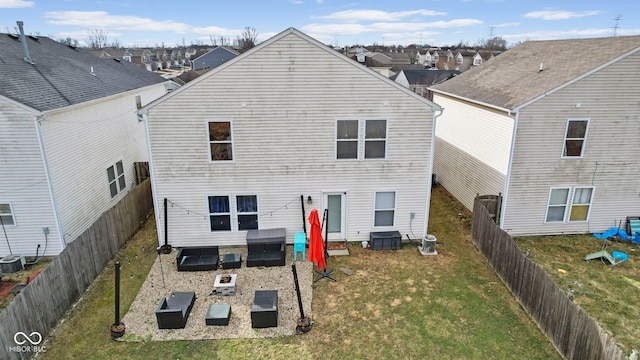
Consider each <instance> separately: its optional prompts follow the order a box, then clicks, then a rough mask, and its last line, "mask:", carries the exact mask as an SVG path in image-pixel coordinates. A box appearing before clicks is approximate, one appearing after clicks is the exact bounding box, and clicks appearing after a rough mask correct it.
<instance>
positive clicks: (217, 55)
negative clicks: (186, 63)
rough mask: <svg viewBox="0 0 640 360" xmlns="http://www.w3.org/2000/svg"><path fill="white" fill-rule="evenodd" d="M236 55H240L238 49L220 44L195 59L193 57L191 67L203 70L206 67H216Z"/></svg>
mask: <svg viewBox="0 0 640 360" xmlns="http://www.w3.org/2000/svg"><path fill="white" fill-rule="evenodd" d="M236 56H238V53H237V52H236V51H234V50H230V49H227V48H225V47H222V46H218V47H217V48H215V49H213V50H210V51H208V52H206V53H205V54H202V55H200V56H198V57H197V58H195V59H192V60H191V69H193V70H201V69H206V68H214V67H216V66H218V65H220V64H223V63H225V62H227V61H229V60H231V59H233V58H234V57H236Z"/></svg>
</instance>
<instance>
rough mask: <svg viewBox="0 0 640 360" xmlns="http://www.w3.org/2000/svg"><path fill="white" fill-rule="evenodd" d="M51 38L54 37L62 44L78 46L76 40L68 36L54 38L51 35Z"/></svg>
mask: <svg viewBox="0 0 640 360" xmlns="http://www.w3.org/2000/svg"><path fill="white" fill-rule="evenodd" d="M52 39H54V40H55V41H57V42H59V43H60V44H62V45H67V46H73V47H78V40H76V39H72V38H70V37H66V38H54V37H52Z"/></svg>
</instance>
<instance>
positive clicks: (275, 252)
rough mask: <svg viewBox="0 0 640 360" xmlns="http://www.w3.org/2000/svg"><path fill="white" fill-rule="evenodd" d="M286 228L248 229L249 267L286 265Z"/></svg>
mask: <svg viewBox="0 0 640 360" xmlns="http://www.w3.org/2000/svg"><path fill="white" fill-rule="evenodd" d="M285 242H286V230H285V228H276V229H261V230H249V231H247V267H252V266H284V263H285V256H286V244H285Z"/></svg>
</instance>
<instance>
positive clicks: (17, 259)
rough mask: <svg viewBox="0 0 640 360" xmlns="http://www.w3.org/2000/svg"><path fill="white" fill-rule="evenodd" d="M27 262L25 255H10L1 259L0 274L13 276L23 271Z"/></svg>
mask: <svg viewBox="0 0 640 360" xmlns="http://www.w3.org/2000/svg"><path fill="white" fill-rule="evenodd" d="M26 263H27V261H26V260H25V258H24V255H9V256H5V257H3V258H2V259H0V272H2V273H5V274H12V273H17V272H19V271H22V270H23V269H24V265H25V264H26Z"/></svg>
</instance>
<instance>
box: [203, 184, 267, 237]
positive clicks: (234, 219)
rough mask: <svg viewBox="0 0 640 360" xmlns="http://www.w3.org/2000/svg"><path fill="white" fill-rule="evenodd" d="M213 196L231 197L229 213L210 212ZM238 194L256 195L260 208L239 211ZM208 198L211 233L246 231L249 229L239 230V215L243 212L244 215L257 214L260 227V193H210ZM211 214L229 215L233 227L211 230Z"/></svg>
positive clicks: (208, 223)
mask: <svg viewBox="0 0 640 360" xmlns="http://www.w3.org/2000/svg"><path fill="white" fill-rule="evenodd" d="M212 196H226V197H228V198H229V212H228V213H212V212H209V197H212ZM238 196H255V197H256V200H257V202H258V208H257V209H256V210H257V211H256V212H250V213H249V212H246V213H245V212H243V213H239V212H238V199H237V197H238ZM206 200H207V202H206V203H207V228H208V229H209V233H210V234H217V233H230V232H234V233H237V232H246V231H249V230H239V229H238V215H239V214H242V215H256V216H257V220H258V229H260V195H258V194H257V193H245V192H243V193H237V194H208V195H207V196H206ZM211 215H229V222H230V225H231V226H230V227H231V229H229V230H215V231H214V230H211Z"/></svg>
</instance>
